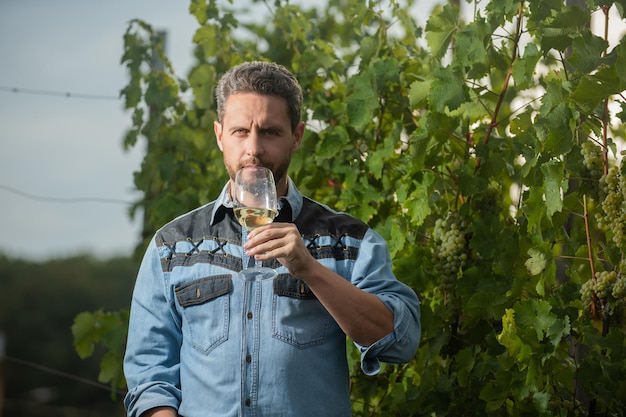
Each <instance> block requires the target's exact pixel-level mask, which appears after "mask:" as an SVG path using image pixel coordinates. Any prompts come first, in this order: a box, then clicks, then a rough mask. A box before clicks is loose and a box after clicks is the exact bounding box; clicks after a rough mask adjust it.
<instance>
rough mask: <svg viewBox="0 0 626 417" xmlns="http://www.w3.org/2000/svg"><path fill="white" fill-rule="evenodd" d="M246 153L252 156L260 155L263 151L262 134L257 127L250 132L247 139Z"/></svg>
mask: <svg viewBox="0 0 626 417" xmlns="http://www.w3.org/2000/svg"><path fill="white" fill-rule="evenodd" d="M246 153H247V154H248V155H250V156H258V155H261V154H262V153H263V146H262V144H261V135H259V133H258V132H257V131H256V130H255V129H253V130H252V131H251V132H250V133H249V134H248V140H247V141H246Z"/></svg>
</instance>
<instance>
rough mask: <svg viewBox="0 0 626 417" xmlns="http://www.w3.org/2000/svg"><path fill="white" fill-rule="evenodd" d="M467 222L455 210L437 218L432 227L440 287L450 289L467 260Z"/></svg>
mask: <svg viewBox="0 0 626 417" xmlns="http://www.w3.org/2000/svg"><path fill="white" fill-rule="evenodd" d="M466 227H467V222H466V221H465V220H463V219H462V217H461V216H460V215H459V213H457V212H449V213H448V214H447V215H446V217H445V218H439V219H437V220H436V222H435V227H434V228H433V242H434V244H435V248H434V253H433V255H434V264H435V272H436V273H437V275H439V279H440V285H441V288H442V289H444V290H452V289H453V288H454V286H455V283H456V280H457V278H458V277H459V276H460V275H461V274H462V273H463V267H464V266H465V263H466V261H467V252H466V237H465V229H466Z"/></svg>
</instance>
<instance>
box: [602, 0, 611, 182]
mask: <svg viewBox="0 0 626 417" xmlns="http://www.w3.org/2000/svg"><path fill="white" fill-rule="evenodd" d="M602 13H604V40H605V41H607V42H608V39H609V8H608V7H607V6H602ZM606 54H607V51H606V49H605V50H604V52H603V53H602V56H606ZM608 126H609V98H608V97H607V99H606V100H604V109H603V111H602V162H603V165H604V175H606V174H607V173H608V172H609V146H608Z"/></svg>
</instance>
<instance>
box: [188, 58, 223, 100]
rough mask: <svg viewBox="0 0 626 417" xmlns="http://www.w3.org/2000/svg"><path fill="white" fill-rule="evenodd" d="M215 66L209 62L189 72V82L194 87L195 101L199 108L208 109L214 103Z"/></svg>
mask: <svg viewBox="0 0 626 417" xmlns="http://www.w3.org/2000/svg"><path fill="white" fill-rule="evenodd" d="M216 78H217V77H216V74H215V68H214V67H213V66H211V65H208V64H202V65H199V66H197V67H195V68H194V69H193V70H192V71H191V73H190V74H189V84H190V85H191V88H192V89H193V96H194V103H195V105H196V106H197V107H198V108H199V109H207V108H209V107H211V106H212V104H213V101H214V99H213V92H214V85H215V83H216Z"/></svg>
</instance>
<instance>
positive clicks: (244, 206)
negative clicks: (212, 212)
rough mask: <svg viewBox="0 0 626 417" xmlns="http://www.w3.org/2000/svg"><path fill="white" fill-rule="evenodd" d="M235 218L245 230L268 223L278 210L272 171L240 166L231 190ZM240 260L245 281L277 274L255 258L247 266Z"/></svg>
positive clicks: (259, 167)
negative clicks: (253, 262)
mask: <svg viewBox="0 0 626 417" xmlns="http://www.w3.org/2000/svg"><path fill="white" fill-rule="evenodd" d="M233 204H234V211H235V217H237V220H238V221H239V223H240V224H241V225H242V226H243V227H244V228H245V229H246V230H247V231H248V232H250V231H251V230H254V229H256V228H257V227H261V226H264V225H266V224H269V223H271V222H272V221H273V220H274V217H276V214H277V213H278V198H277V195H276V185H275V184H274V174H273V173H272V171H270V170H269V169H267V168H265V167H261V166H248V167H244V168H242V169H240V170H239V171H238V172H237V175H236V176H235V184H234V189H233ZM246 264H247V262H245V260H244V265H243V270H242V271H241V273H240V274H241V276H242V277H243V278H244V279H246V280H252V281H254V280H256V281H261V280H264V279H269V278H275V277H276V276H277V275H278V274H277V273H276V271H275V270H273V269H272V268H267V267H264V266H261V262H260V261H257V260H255V264H254V267H250V268H247V265H246Z"/></svg>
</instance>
